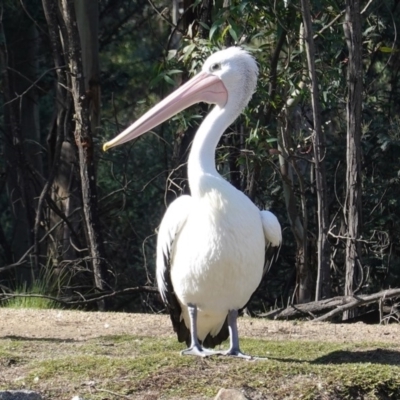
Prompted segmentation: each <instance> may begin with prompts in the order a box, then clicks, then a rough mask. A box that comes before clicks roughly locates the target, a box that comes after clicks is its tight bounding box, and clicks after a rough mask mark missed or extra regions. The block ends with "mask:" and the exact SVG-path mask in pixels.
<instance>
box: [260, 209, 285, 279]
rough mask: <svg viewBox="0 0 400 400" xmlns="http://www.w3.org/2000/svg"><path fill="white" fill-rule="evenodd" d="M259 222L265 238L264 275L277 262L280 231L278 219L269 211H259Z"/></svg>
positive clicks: (280, 242)
mask: <svg viewBox="0 0 400 400" xmlns="http://www.w3.org/2000/svg"><path fill="white" fill-rule="evenodd" d="M260 214H261V221H262V226H263V230H264V236H265V264H264V272H263V275H265V274H266V273H267V272H268V271H269V269H270V268H271V265H272V264H273V263H274V262H275V261H276V260H277V258H278V256H279V250H280V248H281V244H282V229H281V224H280V223H279V221H278V218H276V217H275V215H274V214H272V212H270V211H261V212H260Z"/></svg>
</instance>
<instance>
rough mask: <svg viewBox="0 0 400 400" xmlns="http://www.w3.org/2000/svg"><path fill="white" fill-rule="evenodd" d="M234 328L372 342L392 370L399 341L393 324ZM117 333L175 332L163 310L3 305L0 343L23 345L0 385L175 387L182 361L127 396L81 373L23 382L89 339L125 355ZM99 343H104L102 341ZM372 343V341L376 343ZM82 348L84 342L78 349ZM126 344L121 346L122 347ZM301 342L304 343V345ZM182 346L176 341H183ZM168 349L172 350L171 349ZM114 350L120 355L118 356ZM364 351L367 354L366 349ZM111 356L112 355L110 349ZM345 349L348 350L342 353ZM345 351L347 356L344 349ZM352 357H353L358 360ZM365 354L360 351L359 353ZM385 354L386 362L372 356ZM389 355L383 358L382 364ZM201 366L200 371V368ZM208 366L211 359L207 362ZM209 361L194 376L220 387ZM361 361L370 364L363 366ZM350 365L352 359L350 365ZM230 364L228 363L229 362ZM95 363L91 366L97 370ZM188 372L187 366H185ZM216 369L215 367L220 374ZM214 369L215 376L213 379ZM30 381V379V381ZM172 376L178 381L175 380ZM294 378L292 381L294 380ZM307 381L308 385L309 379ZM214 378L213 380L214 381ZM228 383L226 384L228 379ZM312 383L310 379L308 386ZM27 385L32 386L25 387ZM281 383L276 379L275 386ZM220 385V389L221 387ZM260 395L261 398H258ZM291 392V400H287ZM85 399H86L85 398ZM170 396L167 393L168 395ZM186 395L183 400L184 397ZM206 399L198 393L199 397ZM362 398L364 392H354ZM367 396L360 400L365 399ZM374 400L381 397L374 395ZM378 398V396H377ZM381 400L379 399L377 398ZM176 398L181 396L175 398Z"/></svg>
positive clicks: (67, 395)
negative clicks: (114, 340)
mask: <svg viewBox="0 0 400 400" xmlns="http://www.w3.org/2000/svg"><path fill="white" fill-rule="evenodd" d="M239 333H240V335H241V337H248V338H259V339H264V340H268V341H275V342H279V341H282V342H287V341H293V343H295V342H298V341H304V342H310V341H311V342H312V341H315V342H331V343H345V344H346V345H347V343H355V344H358V343H366V342H368V346H372V347H371V349H370V350H371V351H372V352H371V354H373V357H376V358H377V360H376V361H377V362H379V363H382V362H384V363H389V365H395V366H396V367H395V368H397V366H398V364H399V361H398V355H399V354H400V352H399V350H398V338H399V337H400V324H391V325H366V324H363V323H357V324H330V323H313V322H293V321H284V322H282V321H270V320H263V319H252V318H241V319H240V320H239ZM120 335H134V336H138V337H160V336H161V337H166V338H167V337H170V338H171V337H174V336H175V334H174V332H173V330H172V327H171V323H170V321H169V317H168V316H166V315H150V314H127V313H100V312H80V311H65V310H30V309H7V308H0V344H1V343H3V344H5V345H6V346H7V343H10V344H9V346H14V344H13V343H23V345H22V347H19V348H16V350H15V352H16V356H15V357H14V356H12V357H11V358H7V357H6V358H5V359H4V360H3V364H2V362H1V361H2V360H1V359H0V371H1V372H0V387H3V388H9V389H12V388H21V387H33V388H34V389H35V390H38V391H40V392H41V393H43V394H45V397H44V398H45V399H46V400H47V399H51V400H53V399H57V400H70V399H71V398H72V394H77V393H83V394H85V395H87V394H90V393H100V392H101V393H103V392H104V396H101V397H95V398H96V399H98V398H101V399H107V400H111V399H112V400H113V399H119V398H127V399H128V398H129V399H135V400H142V399H146V400H156V399H161V398H164V397H160V396H159V392H158V390H159V389H158V387H166V386H168V385H169V386H171V387H173V386H179V379H183V377H184V376H185V373H186V372H187V374H193V370H192V369H188V368H187V367H186V366H185V367H184V368H183V369H182V367H180V368H181V369H179V368H178V369H176V368H175V369H173V370H171V371H170V374H168V373H167V372H168V371H167V370H165V368H164V369H162V373H161V374H159V375H157V373H155V375H152V376H151V377H149V379H147V380H146V379H145V380H144V381H143V382H142V383H141V384H142V386H143V387H141V386H140V387H139V386H138V388H137V390H138V395H137V396H134V395H133V394H132V395H130V397H128V396H124V395H116V394H115V393H112V392H110V391H107V390H105V389H101V388H100V389H99V388H97V385H101V384H102V383H104V382H102V381H101V380H100V381H92V380H90V381H88V382H86V381H87V379H86V378H84V376H82V379H81V380H82V382H80V381H79V382H80V383H77V382H73V381H72V380H71V381H70V380H69V375H68V373H65V374H64V373H63V374H61V375H60V376H57V379H56V380H53V381H51V380H50V381H48V380H47V381H46V380H42V379H41V378H40V379H39V378H38V379H39V381H38V382H36V383H35V379H36V378H35V379H34V380H33V383H28V381H26V379H27V376H28V375H29V369H28V366H29V365H32V363H33V364H34V363H35V360H37V361H40V360H49V359H52V358H54V357H55V358H60V357H61V358H62V357H63V356H70V355H73V356H74V357H79V356H82V354H83V353H84V351H83V352H82V348H83V347H84V346H85V345H87V343H93V340H95V341H96V342H97V341H100V342H101V343H102V346H103V347H104V349H105V350H104V352H106V353H107V352H116V356H117V357H118V354H120V353H121V352H122V353H121V356H123V352H124V351H125V352H132V351H133V348H132V346H131V345H130V342H129V343H127V344H125V345H124V344H123V343H122V342H120V343H119V344H118V346H117V345H116V346H114V345H112V346H113V347H107V346H109V345H110V344H109V343H108V342H107V339H106V338H107V337H112V336H116V337H118V336H120ZM103 342H104V343H103ZM373 343H377V346H378V348H377V349H375V347H376V346H374V345H373ZM379 343H387V344H388V346H389V347H390V349H391V350H390V351H389V350H381V349H379V345H378V344H379ZM82 346H83V347H82ZM124 346H125V347H124ZM306 347H307V346H306ZM182 348H183V345H182ZM173 351H174V352H175V351H176V350H173ZM118 352H120V353H118ZM367 353H368V352H367ZM110 354H111V353H110ZM346 354H347V353H346ZM349 354H350V353H349ZM389 356H390V357H392V358H393V357H394V358H396V360H395V361H393V363H391V362H389V361H390V360H389V358H390V357H389ZM355 357H356V361H357V362H359V361H360V360H361V361H362V362H364V361H365V362H366V363H367V362H368V363H370V361H371V359H370V357H369V356H368V357H367V358H366V359H365V360H364V359H360V358H359V357H360V356H355ZM357 357H358V358H357ZM365 357H366V356H365ZM379 357H380V358H382V357H384V358H385V360H383V361H382V360H380V359H379V360H378V358H379ZM388 360H389V361H388ZM204 363H206V366H207V368H205V367H204V365H203V364H204ZM210 363H211V364H210ZM214 363H215V362H214V361H200V360H199V362H198V363H197V364H195V367H196V368H200V369H201V372H200V373H201V374H203V375H207V374H209V376H208V375H207V376H206V378H207V379H209V380H210V381H213V379H217V380H218V379H219V380H220V385H221V386H222V385H226V384H228V385H229V383H227V382H229V381H228V380H227V377H226V376H225V375H224V373H223V371H222V370H221V368H228V367H227V366H229V365H230V364H227V365H225V364H222V363H216V364H215V365H214ZM368 363H367V364H366V365H369V364H368ZM355 365H356V364H355ZM231 367H232V365H231ZM96 368H97V367H96ZM186 370H187V371H186ZM221 371H222V372H221ZM218 374H220V375H221V376H220V377H219V375H218ZM30 379H31V378H30ZM177 379H178V382H176V380H177ZM290 379H291V382H290V385H292V386H290V389H288V390H289V392H290V391H292V390H294V389H293V385H294V384H295V383H293V382H295V380H293V378H290ZM296 379H297V378H296ZM298 379H301V385H300V383H299V386H306V383H307V382H306V381H305V380H307V379H309V380H310V379H311V381H312V380H313V379H314V380H315V378H310V377H309V376H308V375H304V374H303V375H301V376H300V375H299V377H298ZM125 380H126V382H131V380H132V379H131V377H125V376H119V377H118V382H119V383H118V385H119V388H120V390H122V388H124V385H126V384H127V383H126V382H125ZM311 381H310V382H311ZM218 382H219V381H218ZM230 382H231V383H230V384H232V381H230ZM310 384H311V383H310ZM32 385H33V386H32ZM285 385H286V383H285V382H284V381H282V383H281V386H282V387H284V386H285ZM221 386H220V387H221ZM260 396H261V395H260ZM293 396H294V397H293ZM296 396H297V395H296V394H294V395H290V396H289V397H288V396H287V394H286V393H285V394H284V395H277V396H274V397H270V396H267V397H262V396H261V397H258V396H257V395H254V396H252V398H253V399H278V398H279V399H281V398H282V399H283V398H284V399H296V398H298V397H296ZM84 398H92V397H90V396H89V397H85V396H84ZM168 398H171V397H168ZM185 398H188V397H187V396H185ZM190 398H191V399H196V400H198V399H200V397H191V396H190ZM210 398H212V397H201V399H202V400H204V399H210ZM316 398H318V399H322V398H324V399H325V398H326V399H335V400H337V399H339V398H341V397H316ZM357 398H360V399H361V398H362V399H364V397H357ZM367 398H368V399H369V398H370V397H365V399H367ZM371 398H374V399H375V398H376V397H371ZM379 398H380V397H379ZM382 398H383V397H382ZM384 398H386V397H384ZM174 399H181V397H174Z"/></svg>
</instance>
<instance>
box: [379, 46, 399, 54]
mask: <svg viewBox="0 0 400 400" xmlns="http://www.w3.org/2000/svg"><path fill="white" fill-rule="evenodd" d="M379 51H381V52H382V53H394V52H395V51H396V50H395V49H392V48H391V47H386V46H382V47H379Z"/></svg>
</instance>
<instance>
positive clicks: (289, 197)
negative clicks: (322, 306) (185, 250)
mask: <svg viewBox="0 0 400 400" xmlns="http://www.w3.org/2000/svg"><path fill="white" fill-rule="evenodd" d="M283 114H284V115H285V121H284V123H285V126H282V127H281V130H280V138H279V146H278V149H279V151H280V155H279V164H280V171H281V177H282V185H283V196H284V198H285V204H286V210H287V214H288V218H289V223H290V227H291V230H292V232H293V235H294V238H295V240H296V291H295V296H296V300H297V301H296V302H297V303H307V302H309V301H311V293H312V285H311V274H310V265H309V260H308V241H307V226H308V218H307V206H306V199H305V196H304V192H305V191H304V183H303V179H302V176H301V174H299V173H297V177H298V179H299V185H300V193H301V209H302V211H301V216H302V218H300V213H299V212H298V210H297V201H296V196H295V192H294V182H293V172H294V171H296V164H295V163H296V161H295V160H293V159H291V155H290V153H289V152H290V149H293V143H292V140H291V137H290V134H289V129H288V120H289V115H290V114H291V108H290V107H288V108H287V109H285V110H284V111H283Z"/></svg>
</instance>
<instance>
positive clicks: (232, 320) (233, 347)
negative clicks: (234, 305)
mask: <svg viewBox="0 0 400 400" xmlns="http://www.w3.org/2000/svg"><path fill="white" fill-rule="evenodd" d="M237 317H238V311H237V310H230V311H229V313H228V327H229V336H230V347H229V350H227V351H226V352H225V353H224V355H226V356H234V357H240V358H246V359H249V360H250V359H252V357H251V356H248V355H247V354H244V353H242V352H241V350H240V347H239V334H238V329H237Z"/></svg>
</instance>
